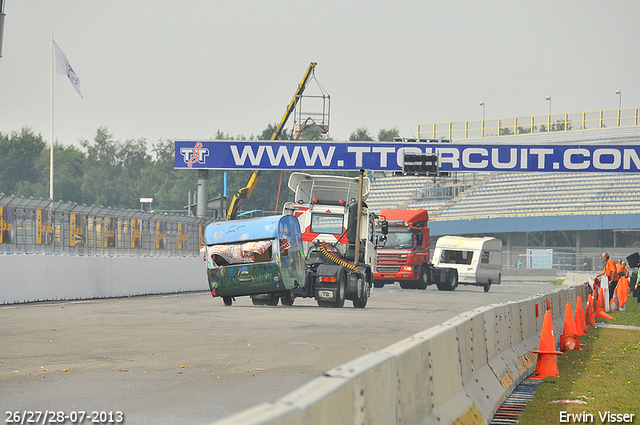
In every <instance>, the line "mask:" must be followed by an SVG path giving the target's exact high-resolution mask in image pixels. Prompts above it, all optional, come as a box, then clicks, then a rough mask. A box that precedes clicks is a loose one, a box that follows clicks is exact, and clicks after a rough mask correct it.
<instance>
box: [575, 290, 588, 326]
mask: <svg viewBox="0 0 640 425" xmlns="http://www.w3.org/2000/svg"><path fill="white" fill-rule="evenodd" d="M575 319H576V331H578V336H581V335H586V334H587V322H586V320H585V316H584V311H583V310H582V298H581V297H580V295H578V297H577V298H576V317H575Z"/></svg>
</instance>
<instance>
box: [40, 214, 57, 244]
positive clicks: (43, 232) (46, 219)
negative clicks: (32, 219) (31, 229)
mask: <svg viewBox="0 0 640 425" xmlns="http://www.w3.org/2000/svg"><path fill="white" fill-rule="evenodd" d="M52 243H53V226H52V224H51V214H50V212H49V211H47V210H36V244H38V245H51V244H52Z"/></svg>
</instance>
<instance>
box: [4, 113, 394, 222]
mask: <svg viewBox="0 0 640 425" xmlns="http://www.w3.org/2000/svg"><path fill="white" fill-rule="evenodd" d="M275 128H276V124H269V125H268V126H267V128H266V129H264V130H263V132H262V133H261V134H259V135H257V136H254V135H251V136H249V137H245V136H243V135H239V136H236V137H232V136H231V135H229V134H225V133H223V132H221V131H220V130H218V131H217V133H216V135H215V137H213V138H212V140H269V139H271V136H272V134H273V132H274V130H275ZM286 133H287V132H286V130H285V131H283V134H285V137H284V138H287V135H286ZM398 135H399V131H398V129H397V128H395V127H394V128H392V129H381V130H380V131H379V132H378V134H377V140H379V141H392V140H393V137H397V136H398ZM298 140H333V139H332V138H331V137H330V136H328V135H322V134H319V133H310V134H303V135H302V136H301V137H300V138H299V139H298ZM349 140H350V141H372V140H374V139H373V137H372V136H371V135H370V134H369V131H368V130H367V128H365V127H359V128H357V129H356V130H355V131H354V132H352V133H351V135H350V137H349ZM80 146H81V148H78V147H76V146H73V145H63V144H61V143H58V142H56V143H54V146H53V157H54V159H53V162H54V165H53V167H54V185H53V192H54V199H55V200H56V201H58V200H62V201H65V202H75V203H77V204H86V205H101V206H104V207H111V208H120V209H139V208H140V198H153V204H152V208H153V209H154V210H155V211H172V212H179V211H185V212H186V209H185V206H186V205H187V203H188V198H189V195H188V193H189V191H191V192H192V194H195V192H196V189H197V176H196V173H195V172H193V171H192V170H176V169H174V168H173V167H174V143H173V141H172V140H168V139H167V140H160V141H159V142H158V143H154V144H151V145H150V146H149V144H148V143H147V141H146V139H144V138H141V139H128V140H125V141H120V140H116V139H115V138H114V134H113V133H110V132H109V130H108V129H107V128H106V127H100V128H98V130H97V131H96V134H95V136H94V137H93V140H84V139H83V140H80ZM49 156H50V147H49V145H48V143H47V142H45V141H44V139H43V138H42V135H41V134H35V133H34V132H33V131H32V130H31V129H30V128H29V127H24V128H22V130H20V131H19V132H18V131H13V132H11V133H10V134H3V133H0V193H4V194H5V195H16V196H24V197H34V198H43V199H47V198H49V169H50V168H49V164H50V160H49ZM224 173H225V172H224V171H223V170H210V171H209V180H208V182H207V186H208V197H209V199H211V198H215V197H217V196H219V195H221V194H222V193H223V184H224V183H223V181H224ZM281 174H282V187H281V193H280V203H279V207H278V210H281V208H282V204H283V203H284V202H285V201H288V200H293V193H291V191H290V190H289V189H288V188H287V181H288V178H289V175H290V174H291V172H290V171H289V172H287V171H285V172H284V173H281V172H280V171H263V172H262V173H261V175H260V181H259V182H258V185H257V186H256V189H255V190H254V191H253V194H252V196H251V198H250V199H248V200H244V201H243V202H242V204H241V210H243V211H248V210H253V209H259V210H263V211H274V210H276V205H275V203H276V197H277V191H278V187H279V185H280V179H281ZM343 174H345V175H355V174H353V173H351V174H350V173H348V172H346V173H343ZM250 175H251V171H246V170H243V171H238V170H236V171H229V172H228V196H229V198H230V197H232V196H233V195H234V194H235V193H236V192H237V191H238V190H240V189H241V188H242V187H244V186H245V184H246V183H247V180H248V179H249V177H250ZM192 196H194V195H192Z"/></svg>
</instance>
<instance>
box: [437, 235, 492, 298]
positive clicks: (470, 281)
mask: <svg viewBox="0 0 640 425" xmlns="http://www.w3.org/2000/svg"><path fill="white" fill-rule="evenodd" d="M432 259H433V261H434V265H436V266H440V267H453V268H455V269H457V270H458V283H459V284H461V285H476V286H482V287H484V291H485V292H489V288H491V285H494V284H500V281H501V278H502V241H500V240H499V239H496V238H463V237H460V236H442V237H441V238H440V239H438V241H437V242H436V248H435V250H434V253H433V258H432Z"/></svg>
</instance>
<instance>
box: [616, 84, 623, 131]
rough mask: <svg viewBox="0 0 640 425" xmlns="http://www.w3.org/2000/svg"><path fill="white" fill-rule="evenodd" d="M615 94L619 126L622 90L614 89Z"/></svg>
mask: <svg viewBox="0 0 640 425" xmlns="http://www.w3.org/2000/svg"><path fill="white" fill-rule="evenodd" d="M616 94H617V95H618V127H620V110H621V109H622V92H621V91H620V90H616Z"/></svg>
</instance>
